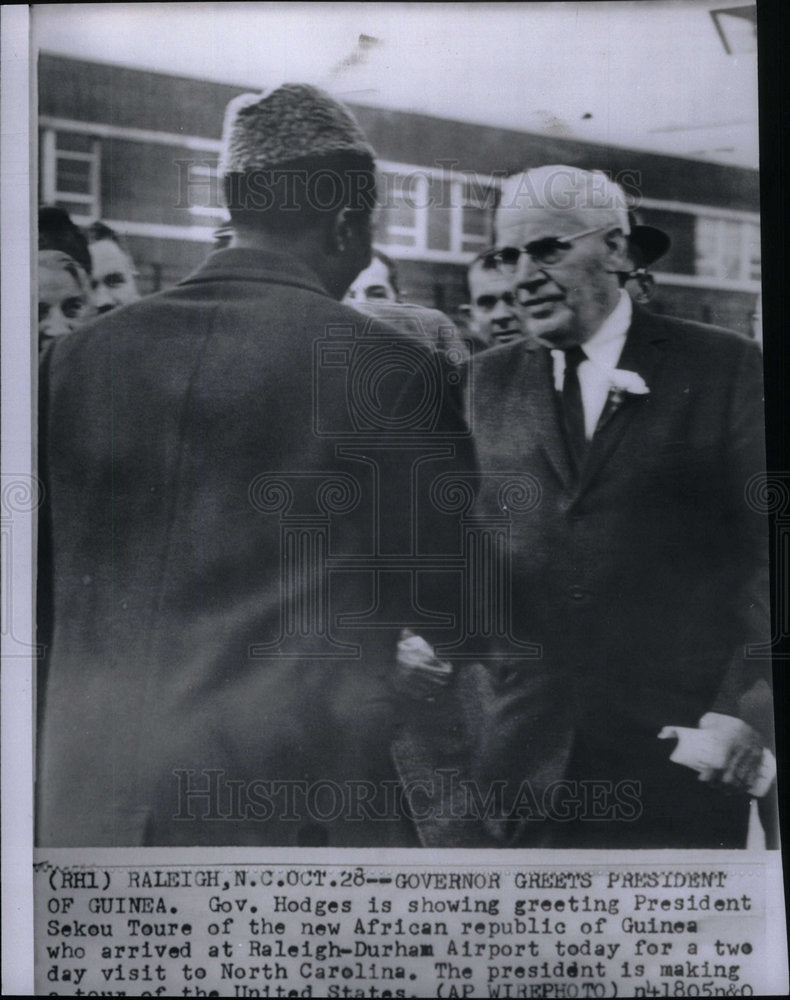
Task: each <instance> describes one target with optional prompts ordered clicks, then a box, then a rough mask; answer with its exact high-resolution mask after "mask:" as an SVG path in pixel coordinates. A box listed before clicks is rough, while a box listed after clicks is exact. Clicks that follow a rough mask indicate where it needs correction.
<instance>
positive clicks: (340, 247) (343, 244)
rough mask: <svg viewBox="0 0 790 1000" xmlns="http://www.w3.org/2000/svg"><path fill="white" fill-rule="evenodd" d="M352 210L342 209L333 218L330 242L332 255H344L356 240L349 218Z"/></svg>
mask: <svg viewBox="0 0 790 1000" xmlns="http://www.w3.org/2000/svg"><path fill="white" fill-rule="evenodd" d="M349 216H350V209H348V208H341V209H340V211H339V212H337V213H336V214H335V215H334V216H333V218H332V225H331V226H330V227H329V232H328V234H327V235H328V242H329V247H328V249H329V251H330V253H336V254H342V253H345V251H346V250H347V249H348V246H349V244H350V243H351V242H352V240H353V239H354V230H353V224H352V222H351V220H350V218H349Z"/></svg>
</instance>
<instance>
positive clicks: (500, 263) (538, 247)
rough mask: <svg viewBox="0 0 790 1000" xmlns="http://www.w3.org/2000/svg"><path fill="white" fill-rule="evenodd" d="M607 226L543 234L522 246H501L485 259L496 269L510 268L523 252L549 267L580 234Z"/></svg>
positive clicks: (584, 234) (597, 230)
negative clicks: (573, 231) (557, 233)
mask: <svg viewBox="0 0 790 1000" xmlns="http://www.w3.org/2000/svg"><path fill="white" fill-rule="evenodd" d="M608 228H609V227H608V226H596V227H595V228H594V229H582V230H581V232H578V233H571V234H570V235H569V236H562V237H560V236H544V237H543V238H542V239H539V240H533V241H532V242H531V243H527V244H526V245H525V246H523V247H501V248H500V249H498V250H494V251H493V252H492V253H490V254H487V255H486V258H485V259H486V261H490V262H491V265H492V266H494V267H496V268H497V269H498V270H499V269H500V268H510V269H511V270H512V269H513V268H515V266H516V265H517V264H518V262H519V258H520V257H521V255H522V254H523V253H525V254H526V255H527V256H528V257H529V258H530V259H531V260H533V261H534V262H535V263H536V264H541V265H543V266H544V267H551V265H552V264H559V262H560V261H561V260H562V258H563V257H564V256H565V254H566V253H567V252H568V251H569V250H570V249H571V243H572V242H573V241H574V240H580V239H581V238H582V236H591V235H592V234H593V233H600V232H602V231H603V230H604V229H608Z"/></svg>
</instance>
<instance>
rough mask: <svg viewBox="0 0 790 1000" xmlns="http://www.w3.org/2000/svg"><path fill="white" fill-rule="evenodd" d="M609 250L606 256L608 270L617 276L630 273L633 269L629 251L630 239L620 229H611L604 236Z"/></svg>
mask: <svg viewBox="0 0 790 1000" xmlns="http://www.w3.org/2000/svg"><path fill="white" fill-rule="evenodd" d="M604 241H605V242H606V246H607V249H608V253H607V255H606V270H607V271H613V272H615V273H617V274H623V273H628V272H629V271H630V270H631V269H632V268H633V266H634V265H633V263H632V262H631V255H630V253H629V250H628V237H627V236H624V235H623V232H622V230H620V229H610V230H609V232H608V233H606V234H605V235H604Z"/></svg>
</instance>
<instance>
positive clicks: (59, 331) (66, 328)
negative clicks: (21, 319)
mask: <svg viewBox="0 0 790 1000" xmlns="http://www.w3.org/2000/svg"><path fill="white" fill-rule="evenodd" d="M71 331H72V324H71V323H70V321H69V320H68V319H67V317H66V316H64V314H63V311H62V310H61V309H59V308H58V307H57V306H53V307H52V309H51V310H50V313H49V316H47V321H46V323H45V324H44V327H43V329H42V331H41V332H42V333H43V334H44V335H45V336H47V337H62V336H63V334H64V333H71Z"/></svg>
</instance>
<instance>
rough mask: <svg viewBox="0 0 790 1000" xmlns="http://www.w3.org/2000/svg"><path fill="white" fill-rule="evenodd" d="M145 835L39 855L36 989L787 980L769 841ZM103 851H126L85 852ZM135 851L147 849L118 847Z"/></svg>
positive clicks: (623, 991)
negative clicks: (287, 853)
mask: <svg viewBox="0 0 790 1000" xmlns="http://www.w3.org/2000/svg"><path fill="white" fill-rule="evenodd" d="M148 853H149V852H141V851H136V852H130V851H127V852H122V851H112V852H110V851H103V852H98V851H94V852H90V854H89V852H76V851H66V850H57V851H41V852H40V853H39V859H38V863H37V865H36V871H35V904H36V988H37V993H38V994H39V995H49V996H184V997H190V996H191V997H200V996H204V997H205V996H222V997H425V996H430V997H625V996H629V997H631V996H636V997H704V996H756V995H760V994H766V995H780V994H783V993H784V992H786V986H787V977H786V969H787V963H786V950H785V942H784V926H783V913H782V909H781V868H780V863H779V857H778V855H775V854H774V853H764V854H760V855H745V854H744V855H741V856H740V858H739V860H737V861H733V860H731V859H732V858H733V857H734V855H733V854H729V853H728V854H727V855H724V856H723V857H722V860H721V861H717V860H716V856H715V855H714V854H707V855H706V860H705V862H704V863H703V862H700V861H695V862H694V863H690V862H689V861H688V860H685V861H682V860H674V859H676V858H678V859H679V858H681V857H682V856H681V855H676V854H674V853H670V852H662V853H661V855H660V861H658V862H657V863H656V862H653V863H648V862H646V860H645V858H646V857H649V855H645V854H643V853H641V852H639V853H633V854H631V855H627V857H630V858H632V859H633V860H632V861H622V860H621V861H620V862H618V863H612V862H607V863H601V861H596V860H593V861H591V862H588V863H578V862H577V861H576V858H575V856H574V857H573V858H572V862H573V863H568V862H559V863H558V862H557V861H556V860H555V862H554V863H552V864H547V863H545V858H546V857H547V855H545V854H543V855H537V854H536V855H535V858H534V859H533V858H532V857H531V855H532V852H520V854H519V855H518V862H517V863H512V862H509V863H502V862H500V863H485V864H480V863H475V862H476V856H472V857H471V858H470V859H469V860H470V863H468V864H462V863H459V862H458V860H457V859H455V860H454V863H453V864H448V863H447V862H446V861H444V862H441V861H439V862H437V863H433V862H428V863H415V861H411V862H403V863H400V862H399V863H389V864H380V863H377V864H373V863H360V862H359V861H357V862H356V863H353V862H352V863H332V864H328V863H326V864H325V863H322V862H321V861H313V860H307V859H306V856H307V854H308V853H309V854H310V855H312V857H314V858H315V857H317V856H319V855H320V854H321V852H317V851H316V852H301V857H303V858H305V860H299V861H293V860H289V861H278V862H276V863H268V862H263V863H262V862H260V861H250V860H242V861H237V860H234V861H232V862H231V863H220V862H212V861H211V859H210V857H207V855H209V853H210V852H206V851H203V852H199V856H201V857H202V859H203V860H202V861H200V862H192V861H190V862H189V863H184V862H180V863H175V862H174V861H170V862H169V863H158V862H155V863H152V862H151V861H149V862H147V863H145V864H142V863H140V860H139V859H140V858H141V857H146V855H147V854H148ZM161 853H162V852H160V854H161ZM179 853H180V855H181V856H182V857H184V856H187V855H189V856H190V858H192V857H194V856H195V852H194V851H192V852H187V851H181V852H179ZM213 853H215V854H216V856H217V857H220V856H221V855H222V853H223V852H213ZM397 853H399V854H400V855H401V856H402V855H403V854H404V853H408V852H397ZM607 853H608V852H607ZM99 854H102V855H106V856H107V857H108V858H112V859H115V860H114V862H113V863H109V862H107V863H102V861H101V860H99V861H96V862H94V863H91V862H90V861H88V860H87V858H88V857H89V856H93V857H94V858H95V857H96V856H97V855H99ZM124 854H125V855H127V856H131V855H133V856H134V857H135V859H136V860H135V862H133V863H130V862H128V861H127V862H126V863H122V862H120V861H119V860H118V859H119V858H120V857H122V856H123V855H124ZM229 854H230V852H228V851H225V852H224V855H225V856H228V855H229ZM237 854H238V852H237ZM276 854H277V852H271V851H270V852H268V855H267V856H271V855H276ZM170 856H171V857H175V856H178V855H176V854H175V852H170ZM244 856H246V858H249V857H250V856H252V854H251V852H249V851H247V852H246V855H245V854H238V857H244ZM292 856H294V857H299V856H300V854H299V852H296V853H294V852H292ZM360 856H362V852H357V855H356V857H357V858H359V857H360ZM656 856H657V857H659V855H656ZM409 857H410V858H413V859H415V860H417V859H418V858H419V857H421V856H417V855H414V854H413V853H411V854H409ZM438 857H440V858H441V857H446V855H444V856H442V855H439V856H438ZM488 857H490V855H489V856H488ZM513 857H514V854H512V853H511V854H509V855H508V858H509V859H511V858H513ZM538 857H541V858H542V859H544V860H543V861H542V862H541V863H538V860H537V858H538ZM554 857H555V859H556V858H557V857H558V855H556V854H555V855H554ZM588 857H592V858H593V859H594V858H595V855H588ZM599 857H600V855H599ZM620 857H621V858H622V857H623V855H620ZM725 857H726V858H727V860H724V858H725ZM503 861H504V858H503Z"/></svg>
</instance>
